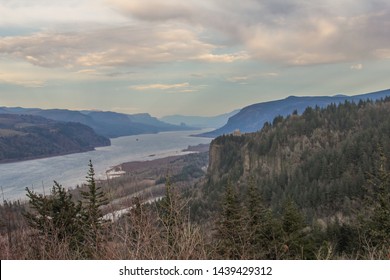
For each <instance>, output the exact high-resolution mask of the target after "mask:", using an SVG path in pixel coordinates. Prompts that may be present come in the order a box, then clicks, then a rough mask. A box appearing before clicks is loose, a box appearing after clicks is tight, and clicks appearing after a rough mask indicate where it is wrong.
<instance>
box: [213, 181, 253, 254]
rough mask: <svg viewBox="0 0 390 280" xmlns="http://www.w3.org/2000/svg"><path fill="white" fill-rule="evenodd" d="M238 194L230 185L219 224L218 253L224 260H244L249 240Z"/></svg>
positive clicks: (217, 235)
mask: <svg viewBox="0 0 390 280" xmlns="http://www.w3.org/2000/svg"><path fill="white" fill-rule="evenodd" d="M243 216H244V215H243V211H242V209H241V205H240V201H239V198H238V194H237V193H236V191H235V190H234V188H233V186H232V185H231V184H230V183H229V184H228V186H227V188H226V191H225V197H224V202H223V206H222V212H221V213H220V217H219V220H218V222H217V232H216V236H215V237H216V239H217V241H218V244H217V251H218V253H219V254H220V255H221V257H223V258H227V259H242V258H244V253H245V247H246V245H247V244H246V243H247V240H246V238H245V229H244V217H243Z"/></svg>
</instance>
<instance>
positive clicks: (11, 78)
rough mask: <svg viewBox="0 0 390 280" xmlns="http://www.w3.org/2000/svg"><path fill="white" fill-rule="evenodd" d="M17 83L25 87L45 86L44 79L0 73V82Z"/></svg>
mask: <svg viewBox="0 0 390 280" xmlns="http://www.w3.org/2000/svg"><path fill="white" fill-rule="evenodd" d="M1 83H3V84H10V85H17V86H22V87H26V88H42V87H45V86H46V81H45V80H39V79H34V78H33V79H31V78H30V79H28V78H26V77H24V76H23V75H20V74H16V73H14V74H12V73H0V84H1Z"/></svg>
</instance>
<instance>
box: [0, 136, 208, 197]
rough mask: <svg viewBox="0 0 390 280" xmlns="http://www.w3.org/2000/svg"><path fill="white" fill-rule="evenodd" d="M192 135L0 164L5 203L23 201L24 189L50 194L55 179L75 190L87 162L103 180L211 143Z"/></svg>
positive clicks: (115, 142)
mask: <svg viewBox="0 0 390 280" xmlns="http://www.w3.org/2000/svg"><path fill="white" fill-rule="evenodd" d="M193 133H194V132H193V131H181V132H164V133H158V134H144V135H135V136H126V137H120V138H116V139H111V146H109V147H100V148H96V150H94V151H90V152H85V153H77V154H70V155H65V156H57V157H51V158H44V159H36V160H29V161H22V162H16V163H7V164H0V186H1V187H2V188H3V192H4V198H5V199H6V200H15V199H22V200H23V199H25V198H26V196H25V194H26V191H25V188H26V187H29V188H34V190H35V191H37V192H42V191H43V190H45V192H46V193H49V191H50V189H51V187H52V185H53V181H54V180H56V181H57V182H58V183H60V184H61V185H63V186H64V187H75V186H76V185H77V184H82V183H84V182H85V176H86V174H87V171H88V162H89V160H90V159H91V160H92V163H93V165H94V168H95V173H96V178H105V176H106V175H105V172H106V171H107V170H108V169H109V168H110V167H111V166H115V165H118V164H120V163H123V162H127V161H136V160H142V161H144V160H152V159H156V158H162V157H166V156H170V155H179V154H183V152H182V150H183V149H185V148H187V147H188V146H189V145H198V144H201V143H202V144H206V143H210V141H211V139H210V138H201V137H191V136H189V135H191V134H193ZM197 133H199V131H197ZM137 139H138V140H137Z"/></svg>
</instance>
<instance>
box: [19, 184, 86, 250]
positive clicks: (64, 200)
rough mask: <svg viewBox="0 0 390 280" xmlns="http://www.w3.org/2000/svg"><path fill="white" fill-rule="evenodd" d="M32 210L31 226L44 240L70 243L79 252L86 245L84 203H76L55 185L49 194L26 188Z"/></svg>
mask: <svg viewBox="0 0 390 280" xmlns="http://www.w3.org/2000/svg"><path fill="white" fill-rule="evenodd" d="M26 191H27V197H28V198H29V203H30V207H31V208H32V211H30V212H26V213H25V217H26V219H27V221H28V223H29V225H30V226H31V227H32V228H33V229H35V230H37V231H38V233H39V235H40V236H41V237H45V238H48V239H51V240H55V241H56V242H58V243H61V242H65V243H67V244H69V247H70V249H71V250H74V251H78V250H80V247H81V246H82V242H83V230H82V218H81V203H75V202H73V200H72V195H71V194H70V193H69V192H67V191H66V190H65V189H64V188H63V187H62V186H61V185H60V184H58V183H57V182H54V186H53V188H52V189H51V193H50V195H42V194H37V193H35V192H34V191H32V190H30V189H28V188H26Z"/></svg>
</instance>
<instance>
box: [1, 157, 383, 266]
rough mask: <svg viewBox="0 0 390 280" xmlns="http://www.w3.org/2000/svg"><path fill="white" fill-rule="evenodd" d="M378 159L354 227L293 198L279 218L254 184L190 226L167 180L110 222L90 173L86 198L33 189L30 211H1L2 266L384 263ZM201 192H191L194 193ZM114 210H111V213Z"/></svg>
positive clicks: (184, 205)
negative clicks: (156, 196)
mask: <svg viewBox="0 0 390 280" xmlns="http://www.w3.org/2000/svg"><path fill="white" fill-rule="evenodd" d="M385 163H387V159H386V158H385V156H384V155H383V154H381V157H380V159H379V164H378V168H379V169H378V170H377V171H376V175H372V176H371V177H370V179H369V181H368V183H369V185H368V188H367V189H366V199H365V200H364V203H363V207H362V208H361V209H360V210H359V211H357V214H356V216H355V217H354V219H353V220H352V219H351V220H349V221H345V220H343V219H338V218H337V217H335V218H334V219H333V220H332V221H331V222H328V223H324V222H323V221H320V220H317V221H311V222H308V220H307V217H306V216H305V214H304V213H303V211H302V210H301V209H299V207H298V205H297V204H296V203H295V202H294V201H293V199H292V198H291V197H287V198H286V199H285V200H284V201H282V202H281V207H280V210H279V211H277V210H275V209H272V208H271V207H269V206H266V203H265V201H264V199H263V197H262V194H261V191H260V190H261V189H260V188H259V187H258V186H256V185H255V183H254V181H253V180H250V182H249V185H248V187H247V188H246V191H242V190H241V189H239V188H238V185H236V184H232V183H231V182H229V183H228V184H227V185H226V187H225V188H224V190H223V193H222V197H221V200H220V201H216V203H217V204H219V205H220V207H219V210H217V211H215V212H213V215H212V216H211V217H208V218H205V219H204V218H203V219H201V220H200V222H196V221H195V220H194V219H191V214H193V213H194V210H195V208H194V207H191V206H193V205H194V203H195V202H196V201H197V198H196V196H194V193H193V192H192V191H193V190H192V191H191V189H187V192H186V193H183V192H182V191H180V190H178V189H177V188H176V187H175V186H174V185H173V184H171V183H170V181H169V180H167V182H166V188H165V196H164V198H163V199H161V200H159V201H157V202H155V203H151V204H145V203H143V202H142V200H141V199H140V198H139V197H133V198H132V201H131V202H130V203H129V205H128V206H129V211H128V213H127V214H125V215H122V216H119V217H118V218H117V219H116V218H115V217H114V216H113V217H114V218H113V219H107V218H105V217H106V216H104V215H103V214H104V213H103V212H102V208H103V207H102V206H104V208H105V209H109V204H107V200H106V194H105V193H104V192H103V191H102V189H101V187H100V186H98V185H97V184H96V182H95V179H94V171H93V166H92V164H91V163H90V169H89V172H88V174H87V184H86V188H85V189H83V190H82V191H81V199H77V200H76V199H74V197H72V195H71V193H70V192H69V191H67V190H65V189H64V188H63V187H62V186H61V185H59V184H58V183H55V184H54V186H53V188H52V190H51V193H50V194H48V195H42V194H37V193H35V192H33V191H31V190H29V189H27V196H28V198H29V205H28V206H27V207H26V205H23V204H20V203H7V202H5V203H4V204H3V205H1V207H0V214H1V216H0V217H1V219H0V233H1V234H0V249H1V250H0V257H1V259H388V257H389V255H388V254H389V249H390V172H389V170H388V169H386V168H385V166H386V164H385ZM196 193H197V192H195V194H196ZM107 207H108V208H107Z"/></svg>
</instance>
